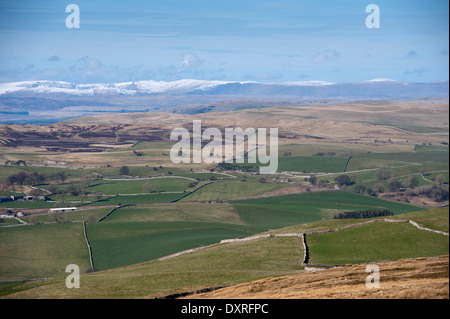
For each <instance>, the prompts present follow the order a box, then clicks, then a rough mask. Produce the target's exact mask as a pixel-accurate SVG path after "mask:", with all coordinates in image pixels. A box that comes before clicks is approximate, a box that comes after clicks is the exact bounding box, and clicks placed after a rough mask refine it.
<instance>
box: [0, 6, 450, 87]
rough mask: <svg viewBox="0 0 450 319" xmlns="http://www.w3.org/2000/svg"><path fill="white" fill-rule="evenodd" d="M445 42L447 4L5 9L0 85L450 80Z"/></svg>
mask: <svg viewBox="0 0 450 319" xmlns="http://www.w3.org/2000/svg"><path fill="white" fill-rule="evenodd" d="M69 4H76V5H77V6H78V8H79V22H80V24H79V28H68V26H67V25H66V18H67V17H68V16H69V15H71V14H72V13H73V12H72V11H69V12H66V6H67V5H69ZM370 4H376V5H377V6H378V8H379V28H368V27H367V25H366V19H367V18H368V17H369V15H371V14H372V12H366V7H367V6H368V5H370ZM369 20H370V21H372V22H373V21H375V20H371V19H369ZM70 21H72V20H70ZM448 37H449V4H448V1H447V0H367V1H365V0H158V1H154V0H127V1H112V0H108V1H105V0H96V1H92V0H68V1H61V0H14V1H7V0H0V83H5V82H15V81H35V80H52V81H67V82H73V83H105V82H116V83H117V82H130V81H140V80H155V81H174V80H180V79H198V80H221V81H257V82H271V83H273V82H297V81H327V82H356V81H366V80H371V79H377V78H388V79H393V80H397V81H407V82H435V81H448V78H449V71H448V69H449V40H448Z"/></svg>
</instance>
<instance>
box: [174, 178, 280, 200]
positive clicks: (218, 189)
mask: <svg viewBox="0 0 450 319" xmlns="http://www.w3.org/2000/svg"><path fill="white" fill-rule="evenodd" d="M283 186H286V185H283V184H276V183H258V182H235V181H227V182H218V183H213V184H209V185H207V186H205V187H203V188H201V189H199V190H198V191H196V192H195V193H193V194H192V195H189V196H187V197H185V198H183V199H182V201H188V202H189V201H216V200H223V199H229V198H236V197H242V196H250V195H258V194H263V193H266V192H269V191H273V190H276V189H279V188H281V187H283Z"/></svg>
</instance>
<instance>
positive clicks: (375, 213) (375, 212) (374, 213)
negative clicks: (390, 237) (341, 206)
mask: <svg viewBox="0 0 450 319" xmlns="http://www.w3.org/2000/svg"><path fill="white" fill-rule="evenodd" d="M392 215H394V213H393V212H391V211H390V210H388V209H371V210H356V211H350V212H343V213H338V214H335V215H334V219H348V218H352V219H358V218H373V217H380V216H392Z"/></svg>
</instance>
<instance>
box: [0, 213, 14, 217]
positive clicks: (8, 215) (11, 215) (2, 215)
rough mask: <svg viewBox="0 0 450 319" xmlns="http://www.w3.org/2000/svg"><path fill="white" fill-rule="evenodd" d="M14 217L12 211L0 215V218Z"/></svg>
mask: <svg viewBox="0 0 450 319" xmlns="http://www.w3.org/2000/svg"><path fill="white" fill-rule="evenodd" d="M14 217H16V215H15V214H14V213H6V214H1V215H0V218H14Z"/></svg>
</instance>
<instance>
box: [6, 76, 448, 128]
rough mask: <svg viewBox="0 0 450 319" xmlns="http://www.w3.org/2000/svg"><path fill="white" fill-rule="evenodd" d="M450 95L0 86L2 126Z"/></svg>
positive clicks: (444, 87) (429, 90)
mask: <svg viewBox="0 0 450 319" xmlns="http://www.w3.org/2000/svg"><path fill="white" fill-rule="evenodd" d="M448 92H449V86H448V82H434V83H406V82H399V81H395V80H391V79H383V78H379V79H373V80H369V81H364V82H355V83H333V82H325V81H306V82H284V83H260V82H239V81H204V80H178V81H171V82H164V81H151V80H149V81H135V82H124V83H93V84H75V83H69V82H61V81H25V82H14V83H0V123H16V122H18V123H30V122H29V121H30V120H33V121H35V120H36V121H38V120H41V119H42V120H43V121H48V119H57V118H59V119H61V118H70V117H78V116H84V115H92V114H102V113H105V112H110V113H111V112H115V113H124V112H155V111H156V112H174V113H189V114H197V113H204V112H224V111H232V110H239V109H243V108H261V107H267V106H283V105H285V106H303V105H311V104H322V103H326V104H329V103H343V102H350V101H356V100H389V99H391V100H392V99H394V100H398V99H424V98H430V97H431V98H434V97H437V98H448V95H449V93H448ZM33 123H34V122H33Z"/></svg>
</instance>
